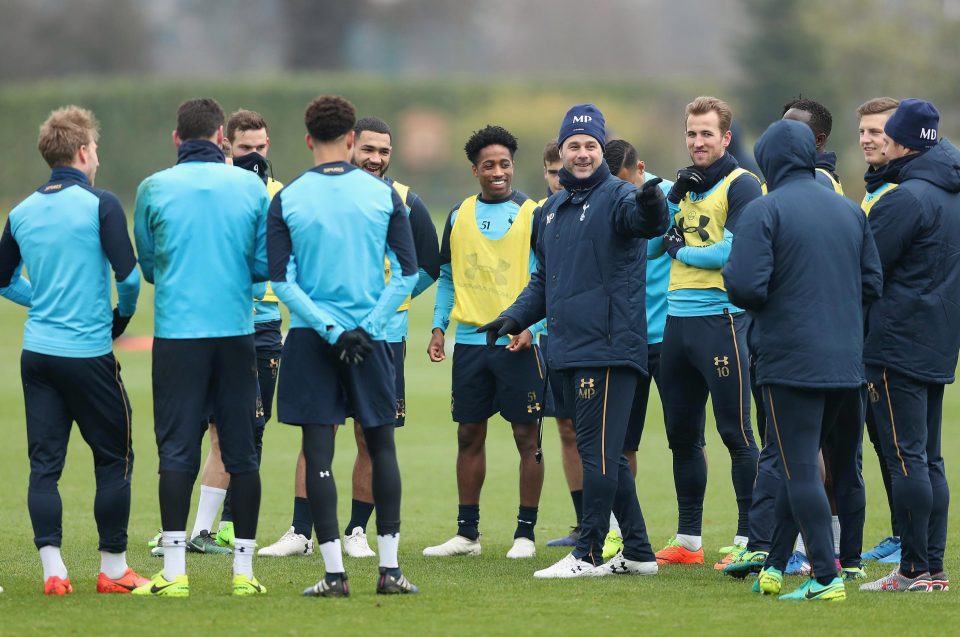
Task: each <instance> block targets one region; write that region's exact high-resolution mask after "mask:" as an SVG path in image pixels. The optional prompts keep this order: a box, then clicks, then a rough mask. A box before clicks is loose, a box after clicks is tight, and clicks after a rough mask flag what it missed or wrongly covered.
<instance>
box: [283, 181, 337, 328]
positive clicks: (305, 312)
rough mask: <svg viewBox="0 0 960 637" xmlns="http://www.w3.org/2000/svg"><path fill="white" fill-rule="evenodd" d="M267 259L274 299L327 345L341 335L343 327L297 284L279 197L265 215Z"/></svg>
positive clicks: (291, 250) (294, 265) (291, 244)
mask: <svg viewBox="0 0 960 637" xmlns="http://www.w3.org/2000/svg"><path fill="white" fill-rule="evenodd" d="M267 258H268V262H269V266H270V283H271V287H272V288H273V291H274V293H275V294H276V295H277V298H278V299H280V300H281V301H283V303H284V305H286V306H287V308H288V309H289V310H290V312H291V313H293V314H296V315H297V316H299V317H300V318H301V319H303V321H304V322H306V323H307V325H309V326H310V327H312V328H313V329H314V330H315V331H316V332H317V334H319V335H320V336H321V337H323V338H324V339H325V340H326V341H327V342H328V343H330V344H331V345H332V344H334V343H336V342H337V339H338V338H340V335H341V334H343V331H344V329H343V327H342V326H341V325H338V324H337V322H336V321H335V320H333V318H332V317H331V316H329V315H327V314H326V313H325V312H323V311H322V310H320V308H318V307H317V306H316V304H315V303H314V302H313V301H312V300H310V297H309V296H307V294H306V292H304V291H303V289H302V288H301V287H300V286H299V285H297V265H296V260H295V259H294V255H293V242H292V241H291V240H290V229H289V228H288V227H287V224H286V222H285V221H284V219H283V207H282V203H281V198H280V197H275V198H274V199H273V202H272V203H271V204H270V209H269V214H268V216H267Z"/></svg>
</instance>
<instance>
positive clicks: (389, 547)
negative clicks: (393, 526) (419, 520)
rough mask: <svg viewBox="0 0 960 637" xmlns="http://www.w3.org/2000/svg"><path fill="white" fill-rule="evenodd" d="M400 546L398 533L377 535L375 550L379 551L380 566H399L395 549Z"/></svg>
mask: <svg viewBox="0 0 960 637" xmlns="http://www.w3.org/2000/svg"><path fill="white" fill-rule="evenodd" d="M399 548H400V534H399V533H393V534H392V535H378V536H377V550H378V551H379V553H380V566H382V567H384V568H400V563H399V562H398V561H397V551H398V550H399Z"/></svg>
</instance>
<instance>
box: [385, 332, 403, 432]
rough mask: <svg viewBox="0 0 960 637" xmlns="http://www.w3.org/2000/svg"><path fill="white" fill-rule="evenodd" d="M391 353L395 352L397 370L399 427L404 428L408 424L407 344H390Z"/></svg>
mask: <svg viewBox="0 0 960 637" xmlns="http://www.w3.org/2000/svg"><path fill="white" fill-rule="evenodd" d="M388 345H389V346H390V351H392V352H393V366H394V369H395V378H396V382H395V383H394V384H395V386H396V393H397V421H396V426H397V427H403V426H404V425H405V424H406V423H407V383H406V380H405V379H404V362H405V361H406V359H407V342H406V341H400V342H399V343H388Z"/></svg>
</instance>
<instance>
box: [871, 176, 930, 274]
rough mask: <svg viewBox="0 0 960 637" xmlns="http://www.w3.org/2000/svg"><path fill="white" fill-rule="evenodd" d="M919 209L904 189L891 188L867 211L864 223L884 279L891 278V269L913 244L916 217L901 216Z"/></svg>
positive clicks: (915, 201) (911, 196) (911, 215)
mask: <svg viewBox="0 0 960 637" xmlns="http://www.w3.org/2000/svg"><path fill="white" fill-rule="evenodd" d="M919 209H920V206H919V203H918V202H917V200H916V199H915V198H914V196H913V195H911V194H910V193H909V192H907V191H906V190H905V189H903V188H894V189H893V190H891V191H890V192H888V193H887V194H885V195H884V196H883V197H881V198H880V199H879V200H877V203H876V204H875V205H874V206H873V209H872V210H871V211H870V216H869V217H868V218H867V219H868V221H869V223H870V231H871V233H872V234H873V240H874V244H875V245H876V248H877V254H878V255H879V257H880V263H881V266H882V268H883V276H884V278H888V277H889V276H890V272H891V271H892V270H893V268H894V266H896V265H897V263H898V262H899V261H900V258H901V257H902V256H903V254H904V252H906V250H907V248H908V247H909V246H910V245H911V244H912V243H913V239H914V234H915V232H916V227H915V226H916V219H917V217H916V216H915V215H913V214H904V213H905V212H906V211H913V210H919Z"/></svg>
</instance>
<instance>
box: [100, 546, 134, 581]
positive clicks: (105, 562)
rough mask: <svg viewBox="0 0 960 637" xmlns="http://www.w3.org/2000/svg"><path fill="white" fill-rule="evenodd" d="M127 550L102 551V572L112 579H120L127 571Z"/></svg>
mask: <svg viewBox="0 0 960 637" xmlns="http://www.w3.org/2000/svg"><path fill="white" fill-rule="evenodd" d="M127 568H128V567H127V552H126V551H124V552H123V553H107V552H106V551H100V572H101V573H103V574H104V575H106V576H107V577H109V578H110V579H120V578H121V577H123V574H124V573H126V572H127Z"/></svg>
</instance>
